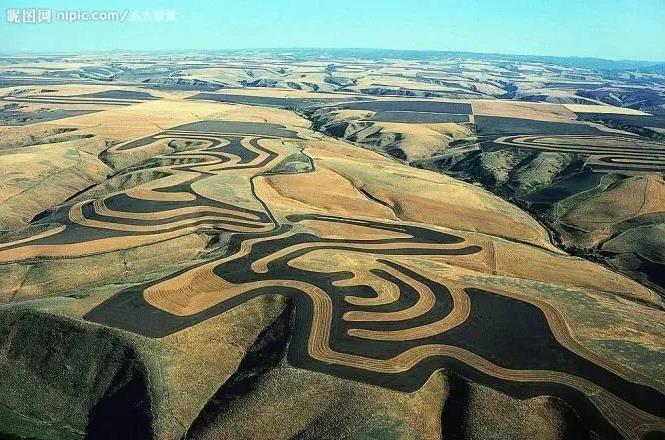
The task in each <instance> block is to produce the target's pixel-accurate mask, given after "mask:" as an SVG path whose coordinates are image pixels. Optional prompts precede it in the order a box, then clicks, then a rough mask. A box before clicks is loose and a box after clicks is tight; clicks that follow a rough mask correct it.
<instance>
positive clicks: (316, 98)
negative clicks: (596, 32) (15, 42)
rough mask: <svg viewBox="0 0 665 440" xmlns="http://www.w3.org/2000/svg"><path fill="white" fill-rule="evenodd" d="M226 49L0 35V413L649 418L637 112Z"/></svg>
mask: <svg viewBox="0 0 665 440" xmlns="http://www.w3.org/2000/svg"><path fill="white" fill-rule="evenodd" d="M221 60H222V58H215V57H212V56H210V57H206V56H200V57H196V56H192V57H189V58H188V59H187V60H180V61H178V62H174V61H173V60H171V59H169V60H166V59H160V57H159V56H154V57H153V58H144V56H142V55H141V56H139V55H117V59H115V60H114V63H112V64H111V63H106V62H104V61H103V60H99V59H95V58H94V57H91V58H85V57H81V59H74V60H70V61H62V60H60V61H58V60H55V59H34V60H30V59H21V60H8V59H0V66H4V67H3V69H4V68H6V69H10V67H9V66H11V71H12V72H14V73H12V74H11V75H8V74H7V73H5V76H4V77H2V75H1V74H0V86H4V88H0V99H1V101H2V104H3V105H4V106H5V107H4V108H3V109H2V110H0V121H2V122H1V123H2V124H3V126H2V127H0V133H2V136H1V137H0V170H1V173H0V185H1V186H0V187H1V188H2V191H1V192H0V206H1V207H2V209H1V210H0V229H1V233H0V276H1V277H2V279H3V282H2V283H1V284H0V437H2V436H6V437H8V438H38V439H47V438H71V439H78V438H139V439H143V438H157V439H177V438H181V439H190V438H191V439H207V438H224V439H235V438H256V439H264V438H265V439H282V438H283V439H287V438H303V439H304V438H331V439H332V438H395V439H397V438H403V439H432V438H473V439H496V438H506V439H508V438H511V439H512V438H525V439H526V438H542V439H562V438H603V439H605V438H627V439H642V438H649V439H651V438H660V437H662V436H663V435H665V375H664V374H663V364H664V363H665V354H664V353H665V346H664V344H663V341H664V340H665V319H663V317H664V315H663V313H664V312H663V307H664V304H663V297H662V293H663V291H664V290H663V289H665V285H664V284H663V278H662V270H663V269H665V253H664V252H662V249H665V247H664V245H665V239H664V237H665V227H663V225H664V224H665V223H664V222H665V192H664V191H665V182H664V181H663V172H665V142H664V141H663V139H662V137H660V136H659V135H658V132H657V131H654V130H652V128H657V127H658V121H657V120H655V121H652V120H651V119H650V118H652V117H654V118H656V116H653V115H652V114H650V113H648V112H647V109H633V110H621V109H618V108H615V107H610V106H609V105H605V104H601V103H600V101H598V102H596V101H594V102H593V105H589V103H588V100H589V99H590V98H589V99H587V100H582V101H583V102H584V106H579V105H568V104H567V105H564V104H563V103H565V102H564V101H565V100H563V99H560V98H557V99H554V98H551V99H547V100H546V101H547V102H542V103H541V102H537V103H534V102H530V101H532V100H531V99H527V91H529V90H532V89H533V90H536V89H537V88H538V90H539V92H538V93H544V92H543V91H542V90H541V89H548V90H549V88H552V90H557V91H561V90H567V91H570V90H572V92H570V93H571V94H574V90H575V89H576V87H579V86H580V84H582V85H587V86H588V85H590V84H593V82H594V81H596V82H597V81H601V82H602V81H604V80H602V79H598V78H596V77H594V76H593V75H591V74H588V75H587V76H586V77H585V78H586V79H584V80H581V79H580V80H576V81H573V80H572V79H571V78H570V77H566V76H565V75H564V76H563V77H560V78H554V77H550V76H551V75H553V73H552V71H551V70H547V69H546V67H547V65H545V64H542V63H537V62H533V63H526V62H524V63H517V62H515V63H513V64H510V63H508V62H507V61H499V60H497V61H494V62H490V61H485V60H474V59H469V60H465V61H460V60H447V59H441V60H432V61H415V60H397V59H396V60H373V59H361V58H354V59H347V58H340V59H336V58H332V59H323V60H321V61H320V62H319V61H308V60H305V59H298V58H297V57H296V58H295V59H294V58H288V57H285V58H283V57H280V56H278V54H273V56H271V57H267V56H259V55H257V54H250V55H247V56H246V58H241V59H236V58H234V57H229V58H227V59H226V58H225V59H223V62H222V61H221ZM10 61H11V62H10ZM3 63H5V64H3ZM36 65H39V67H40V68H43V69H44V70H45V71H49V69H53V72H55V73H53V74H51V75H49V76H48V77H46V75H44V77H43V78H42V77H39V75H35V72H36V70H35V66H36ZM509 66H512V67H509ZM519 66H522V67H521V68H520V67H519ZM534 69H535V70H534ZM537 69H542V71H541V70H537ZM563 71H564V72H566V74H567V75H571V74H572V73H571V72H572V71H575V69H574V68H572V67H571V68H569V69H568V68H563ZM16 72H23V73H16ZM250 72H251V74H250ZM0 73H1V70H0ZM536 77H537V80H536ZM3 78H4V79H3ZM481 78H484V79H483V80H480V79H481ZM508 78H513V79H514V80H515V82H516V83H517V84H518V85H516V86H515V87H517V89H513V88H512V87H509V86H508V83H506V82H505V81H507V79H508ZM10 80H11V81H10ZM18 80H21V81H24V82H23V83H20V84H17V81H18ZM31 80H32V81H34V82H32V83H30V81H31ZM181 80H182V81H181ZM3 81H8V82H3ZM12 81H13V82H12ZM654 81H655V80H654ZM47 82H48V85H46V84H45V83H47ZM101 82H104V84H100V83H101ZM619 82H620V81H618V80H617V81H614V82H613V85H614V86H617V87H618V86H619V84H618V83H619ZM659 84H660V83H659ZM508 90H512V92H511V93H510V96H508V95H506V93H508ZM519 90H523V92H522V94H521V95H520V94H519V93H518V91H519ZM594 90H598V89H594ZM530 93H531V92H530ZM533 93H536V92H533ZM557 93H558V92H556V93H554V95H556V94H557ZM386 95H389V96H386ZM528 96H531V95H528ZM548 96H549V95H548ZM571 96H572V95H571ZM490 98H492V99H490ZM573 102H575V103H577V101H573V100H571V101H570V103H571V104H572V103H573ZM599 107H602V109H600V108H599ZM649 110H653V109H649ZM72 112H73V113H72ZM16 113H21V115H20V116H17V115H16ZM591 114H593V115H602V118H600V117H599V118H596V117H590V116H589V115H591ZM624 117H644V118H647V119H645V121H648V122H645V123H642V122H640V124H639V125H633V124H634V121H632V120H631V122H630V123H629V122H628V120H626V119H622V118H624ZM614 118H617V119H616V121H621V122H620V123H619V122H617V123H616V124H615V123H612V122H611V121H614V120H615V119H614ZM482 186H484V187H485V188H482ZM601 259H602V261H601ZM40 347H48V349H47V350H42V349H40Z"/></svg>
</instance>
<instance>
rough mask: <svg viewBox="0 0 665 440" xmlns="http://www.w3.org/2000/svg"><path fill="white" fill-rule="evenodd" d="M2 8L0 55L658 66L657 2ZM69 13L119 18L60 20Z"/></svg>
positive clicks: (662, 38) (79, 3)
mask: <svg viewBox="0 0 665 440" xmlns="http://www.w3.org/2000/svg"><path fill="white" fill-rule="evenodd" d="M3 8H4V10H3V11H2V14H3V16H1V17H0V52H5V53H7V52H10V53H25V52H91V51H92V52H96V51H109V50H140V51H144V50H146V51H149V50H167V51H168V50H216V49H246V48H384V49H416V50H450V51H468V52H483V53H506V54H525V55H554V56H578V57H598V58H607V59H624V60H625V59H628V60H647V61H665V44H664V42H665V0H602V1H601V0H574V1H573V0H551V1H547V0H527V1H525V0H503V1H500V0H455V1H448V0H383V1H376V0H326V1H320V0H288V1H287V0H283V1H273V0H259V1H252V2H249V1H242V0H235V1H229V0H217V1H192V0H190V1H176V0H161V1H153V0H132V1H123V0H119V1H118V0H115V1H99V0H59V1H53V0H52V1H46V0H2V2H0V9H3ZM26 10H27V12H26ZM31 10H32V11H34V12H35V15H34V16H32V17H31V13H30V11H31ZM40 10H42V11H44V10H50V11H51V17H50V23H48V22H47V20H46V16H45V15H43V16H41V18H42V23H38V22H37V21H38V19H39V18H40V17H39V16H38V15H39V12H40ZM76 11H79V12H83V11H87V12H91V13H92V12H117V13H118V15H121V18H122V16H124V19H122V20H119V19H118V20H109V21H84V20H77V19H74V20H72V21H71V22H68V21H62V20H61V18H62V15H60V17H58V13H62V12H68V13H69V12H76ZM59 18H60V19H59ZM33 20H34V21H35V23H26V21H33Z"/></svg>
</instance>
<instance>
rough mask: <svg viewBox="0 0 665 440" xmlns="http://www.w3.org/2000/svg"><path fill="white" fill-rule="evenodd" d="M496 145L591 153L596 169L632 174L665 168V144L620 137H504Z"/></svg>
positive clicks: (660, 170)
mask: <svg viewBox="0 0 665 440" xmlns="http://www.w3.org/2000/svg"><path fill="white" fill-rule="evenodd" d="M494 143H495V144H500V145H509V146H512V147H516V148H530V149H536V150H541V151H554V152H565V153H576V154H584V155H588V156H591V157H590V158H589V161H588V162H587V163H588V164H589V165H590V166H591V167H592V168H593V169H598V170H606V171H614V172H619V173H628V174H644V173H654V172H663V171H665V144H663V143H661V142H656V141H644V140H636V139H633V138H629V137H619V136H593V135H540V136H538V135H532V136H503V137H500V138H498V139H496V140H494Z"/></svg>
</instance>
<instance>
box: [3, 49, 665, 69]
mask: <svg viewBox="0 0 665 440" xmlns="http://www.w3.org/2000/svg"><path fill="white" fill-rule="evenodd" d="M289 50H295V51H301V50H312V51H326V50H329V51H341V50H348V51H354V50H355V51H386V52H412V53H434V54H437V53H438V54H460V55H487V56H492V55H495V56H507V57H534V58H545V59H572V60H596V61H609V62H613V63H640V64H642V63H643V64H645V65H648V64H652V65H658V64H665V60H645V59H627V58H604V57H599V56H587V55H584V56H581V55H543V54H526V53H507V52H474V51H462V50H445V49H395V48H381V47H304V46H303V47H245V48H215V49H212V48H208V49H195V48H190V49H106V50H94V49H93V50H78V51H67V50H39V49H36V50H22V51H15V50H11V49H10V50H0V56H5V55H10V56H18V55H23V54H25V55H71V54H81V55H83V54H86V55H94V54H108V53H142V54H147V53H206V52H208V53H214V52H242V51H289Z"/></svg>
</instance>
